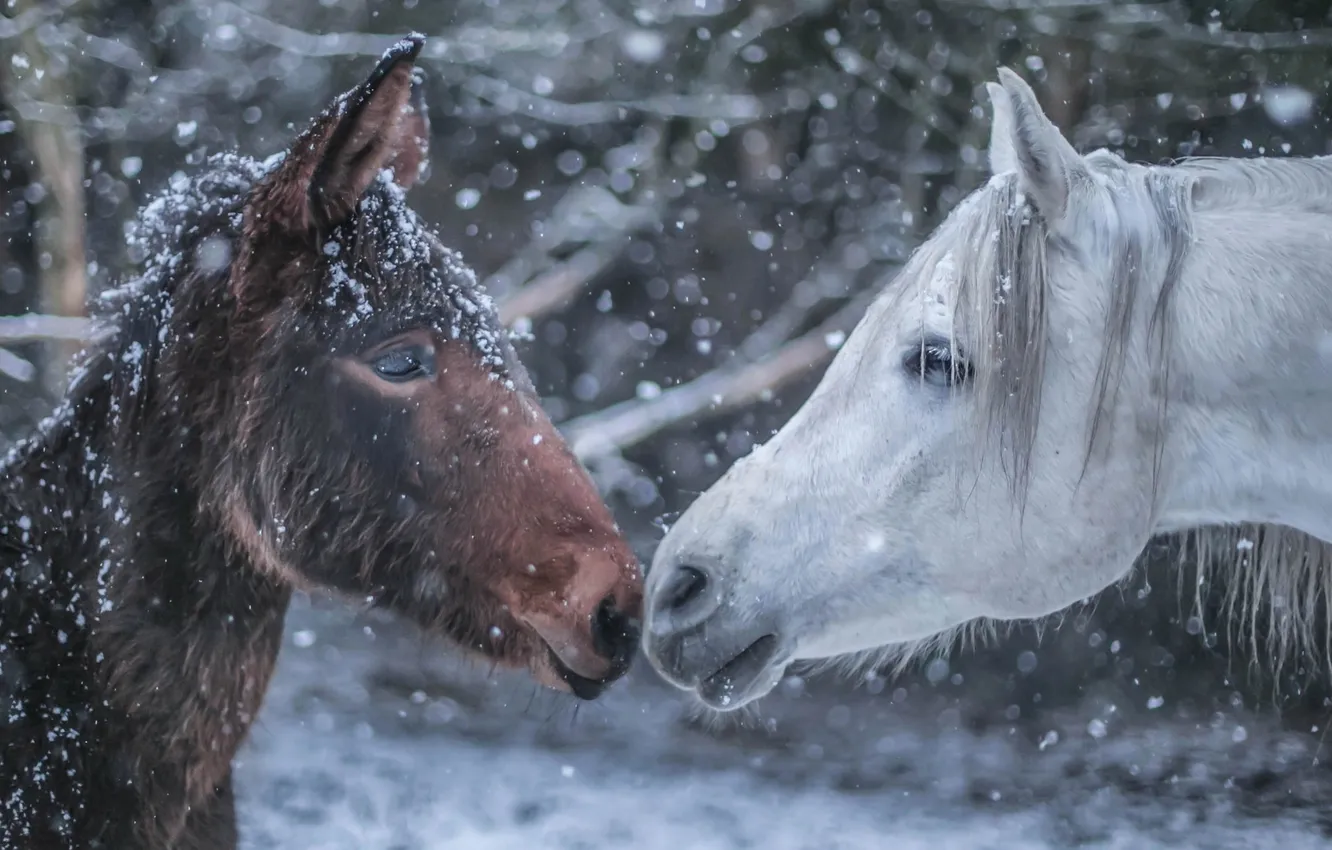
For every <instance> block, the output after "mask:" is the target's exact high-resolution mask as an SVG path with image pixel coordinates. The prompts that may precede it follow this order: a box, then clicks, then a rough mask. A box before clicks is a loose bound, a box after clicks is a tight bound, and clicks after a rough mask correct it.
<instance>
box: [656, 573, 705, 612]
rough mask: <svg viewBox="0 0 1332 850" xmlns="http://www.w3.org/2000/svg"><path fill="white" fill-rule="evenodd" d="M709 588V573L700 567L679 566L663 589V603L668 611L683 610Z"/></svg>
mask: <svg viewBox="0 0 1332 850" xmlns="http://www.w3.org/2000/svg"><path fill="white" fill-rule="evenodd" d="M707 589H708V575H707V573H705V572H703V571H702V570H700V569H699V568H698V567H690V566H687V565H686V566H679V567H676V568H675V574H674V575H672V576H671V577H670V579H669V580H668V583H667V585H666V587H665V588H664V589H663V591H662V597H663V598H662V605H663V607H664V608H665V609H666V610H668V611H675V612H681V611H684V610H685V609H686V608H688V607H689V605H690V603H691V602H693V601H694V600H696V599H698V598H699V597H700V596H702V595H703V592H704V591H705V590H707Z"/></svg>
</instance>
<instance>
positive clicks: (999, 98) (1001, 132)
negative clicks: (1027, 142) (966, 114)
mask: <svg viewBox="0 0 1332 850" xmlns="http://www.w3.org/2000/svg"><path fill="white" fill-rule="evenodd" d="M985 91H986V92H988V93H989V95H990V107H991V109H993V110H994V118H993V119H992V120H991V121H990V172H991V173H992V174H1007V173H1008V172H1010V171H1017V170H1018V161H1017V153H1016V152H1015V151H1014V150H1013V102H1012V101H1011V100H1009V99H1008V92H1006V91H1004V87H1003V86H1001V85H999V84H998V83H986V84H985Z"/></svg>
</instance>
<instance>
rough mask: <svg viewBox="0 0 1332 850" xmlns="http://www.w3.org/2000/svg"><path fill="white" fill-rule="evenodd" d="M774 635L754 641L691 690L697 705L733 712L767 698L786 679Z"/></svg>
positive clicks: (784, 662)
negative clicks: (697, 702)
mask: <svg viewBox="0 0 1332 850" xmlns="http://www.w3.org/2000/svg"><path fill="white" fill-rule="evenodd" d="M779 649H780V646H779V642H778V639H777V636H776V635H766V636H764V637H761V638H759V639H758V640H756V641H754V643H752V644H750V646H749V647H748V648H747V649H745V651H744V652H741V653H740V654H739V655H737V656H736V657H735V658H732V659H731V660H730V661H728V662H726V664H725V665H723V666H722V667H721V669H719V670H717V671H716V672H715V673H713V674H711V675H710V676H707V677H706V678H704V679H703V680H702V681H701V682H699V683H698V685H697V686H696V687H695V688H694V689H693V690H694V695H695V696H696V697H697V698H698V700H699V702H701V703H703V704H704V705H705V706H707V707H708V708H710V709H712V710H714V711H720V712H728V711H736V710H738V709H741V708H743V707H745V706H746V705H748V704H749V703H751V702H754V701H755V700H757V699H761V698H762V697H765V696H767V695H768V694H769V693H771V692H772V689H773V688H775V687H777V684H778V683H779V682H781V680H782V677H783V676H784V675H786V667H787V663H788V662H787V661H785V660H781V659H779V658H778V657H777V655H778V652H779Z"/></svg>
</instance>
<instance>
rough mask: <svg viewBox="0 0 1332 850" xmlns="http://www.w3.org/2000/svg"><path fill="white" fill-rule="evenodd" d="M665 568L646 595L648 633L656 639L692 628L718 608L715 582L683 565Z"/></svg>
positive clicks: (702, 573) (699, 570) (687, 565)
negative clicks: (648, 620) (663, 578)
mask: <svg viewBox="0 0 1332 850" xmlns="http://www.w3.org/2000/svg"><path fill="white" fill-rule="evenodd" d="M668 569H669V570H670V573H669V574H668V575H666V576H665V580H664V581H663V582H662V583H661V584H659V585H657V586H656V587H655V588H653V589H652V590H651V591H650V592H649V595H648V606H649V610H650V611H651V615H652V616H651V627H650V631H651V632H652V634H654V635H656V636H657V637H663V636H665V635H668V634H670V633H672V632H682V631H687V630H689V629H692V628H694V627H696V626H698V625H699V624H701V623H703V622H704V621H705V620H707V618H708V617H710V616H711V615H712V613H713V612H714V611H716V610H717V609H718V608H719V607H721V596H720V594H718V593H717V588H716V582H715V581H714V580H713V579H712V578H711V577H710V576H709V574H708V573H706V572H704V571H703V569H702V568H700V567H696V566H693V565H692V564H688V563H684V564H677V565H674V566H671V567H668Z"/></svg>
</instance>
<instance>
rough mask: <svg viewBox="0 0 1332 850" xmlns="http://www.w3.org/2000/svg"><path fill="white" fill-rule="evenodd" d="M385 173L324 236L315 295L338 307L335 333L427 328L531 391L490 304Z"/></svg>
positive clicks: (455, 255) (467, 270)
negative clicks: (319, 289)
mask: <svg viewBox="0 0 1332 850" xmlns="http://www.w3.org/2000/svg"><path fill="white" fill-rule="evenodd" d="M390 178H391V175H390V172H387V171H386V172H382V173H381V176H380V179H379V180H376V181H375V183H373V184H372V185H371V187H370V188H369V189H368V190H367V191H366V193H365V195H364V196H363V197H362V199H361V202H360V203H359V204H358V205H357V209H356V211H355V212H354V213H353V215H352V218H351V219H350V220H349V221H347V222H346V223H344V224H343V225H341V226H339V227H337V228H335V229H334V230H333V231H332V232H330V233H329V234H328V235H327V236H325V237H322V240H323V241H322V244H321V246H320V251H321V254H322V255H323V257H324V259H325V262H326V268H325V271H324V276H323V284H322V285H323V291H322V293H321V294H320V298H321V299H322V301H323V304H324V305H325V306H326V307H339V308H340V309H338V310H337V311H336V314H335V315H334V316H332V317H331V320H332V321H333V322H335V323H339V324H340V325H341V327H340V328H339V329H335V330H336V331H337V332H340V333H342V334H343V335H345V336H346V337H347V338H349V339H351V340H361V339H362V338H363V333H362V331H367V330H370V329H374V330H376V331H378V332H380V333H383V332H384V331H386V330H390V329H393V328H395V327H396V328H398V329H401V328H404V327H406V326H410V325H421V324H425V325H428V326H430V327H431V328H432V329H433V330H434V331H435V332H436V333H438V334H440V335H441V336H442V337H443V338H444V339H451V340H456V341H458V342H461V343H463V344H466V345H467V346H469V347H470V348H471V349H472V351H473V352H474V353H475V354H476V356H477V357H478V359H479V360H480V362H481V364H482V366H483V367H484V368H486V369H487V370H489V371H490V372H491V374H492V375H494V376H495V377H496V378H498V379H501V380H504V381H506V382H509V383H510V384H511V385H513V386H514V387H515V388H517V387H521V388H524V389H530V388H531V384H530V380H529V379H528V377H527V373H526V371H525V370H524V369H523V368H522V367H521V365H520V364H519V361H518V359H517V356H516V354H515V353H514V351H513V348H512V346H511V344H510V342H509V338H508V333H507V331H506V330H505V329H504V327H503V326H502V325H501V324H500V321H499V318H498V314H497V312H496V309H495V305H494V303H493V301H492V300H491V298H490V296H489V295H488V294H487V293H486V292H485V289H484V287H483V286H482V285H481V283H480V282H479V281H478V280H477V277H476V273H475V272H474V271H473V270H472V269H471V267H470V266H468V265H467V264H466V263H465V262H464V260H463V258H462V255H461V254H460V253H459V252H458V251H456V250H454V249H453V248H450V247H448V246H446V245H445V244H444V243H443V241H442V240H441V239H440V238H439V236H438V234H437V233H436V232H435V230H434V229H433V228H431V227H429V226H428V225H427V224H426V223H425V222H424V221H423V220H422V219H421V218H420V216H419V215H417V213H416V211H415V210H413V209H412V208H411V207H410V206H408V205H407V203H406V200H405V197H404V195H405V193H404V192H403V190H402V189H401V188H399V187H398V186H397V185H395V184H394V183H393V182H392V180H391V179H390Z"/></svg>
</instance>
